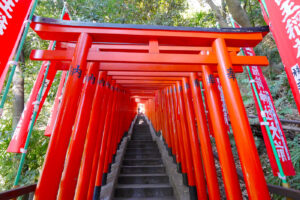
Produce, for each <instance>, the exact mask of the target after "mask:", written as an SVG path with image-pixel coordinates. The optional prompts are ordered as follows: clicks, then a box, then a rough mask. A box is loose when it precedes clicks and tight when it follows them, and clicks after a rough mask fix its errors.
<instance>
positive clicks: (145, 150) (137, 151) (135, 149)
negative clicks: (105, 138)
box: [126, 148, 159, 153]
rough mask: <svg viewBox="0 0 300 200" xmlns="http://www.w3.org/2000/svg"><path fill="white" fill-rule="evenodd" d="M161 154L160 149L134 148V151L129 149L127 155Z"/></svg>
mask: <svg viewBox="0 0 300 200" xmlns="http://www.w3.org/2000/svg"><path fill="white" fill-rule="evenodd" d="M139 152H140V153H159V150H158V148H153V149H141V148H132V149H127V150H126V153H139Z"/></svg>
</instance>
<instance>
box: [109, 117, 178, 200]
mask: <svg viewBox="0 0 300 200" xmlns="http://www.w3.org/2000/svg"><path fill="white" fill-rule="evenodd" d="M114 199H115V200H123V199H124V200H125V199H132V200H137V199H141V200H143V199H148V200H150V199H157V200H171V199H175V198H174V196H173V188H172V186H171V185H170V183H169V177H168V175H167V174H166V171H165V167H164V165H163V162H162V159H161V155H160V152H159V150H158V147H157V144H156V143H155V141H153V140H152V137H151V134H150V129H149V126H148V124H147V123H146V122H145V119H144V118H143V117H142V116H139V117H138V118H137V120H136V124H135V125H134V128H133V133H132V136H131V140H130V141H129V142H128V145H127V149H126V152H125V155H124V159H123V163H122V166H121V170H120V174H119V177H118V183H117V185H116V188H115V193H114Z"/></svg>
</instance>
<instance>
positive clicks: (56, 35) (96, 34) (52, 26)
mask: <svg viewBox="0 0 300 200" xmlns="http://www.w3.org/2000/svg"><path fill="white" fill-rule="evenodd" d="M47 20H48V19H46V18H40V17H36V18H34V20H33V22H32V23H31V25H30V26H31V28H32V29H33V30H34V31H35V32H36V33H37V34H38V35H39V36H40V37H41V38H42V39H44V40H53V41H55V40H56V41H76V40H77V38H78V36H79V35H80V33H82V32H84V33H89V34H91V36H92V37H93V41H94V42H117V43H139V44H148V42H149V40H153V39H155V40H157V41H159V43H160V44H163V45H168V46H169V45H177V46H178V45H182V46H183V45H184V46H206V47H209V46H211V44H212V42H213V41H214V40H215V39H216V38H223V39H224V40H225V41H226V43H227V45H228V46H232V47H254V46H256V45H257V44H258V43H259V42H260V41H261V40H262V37H263V35H264V34H266V33H267V31H268V30H267V29H266V30H264V31H265V32H262V31H261V30H260V31H257V32H254V31H251V32H250V31H249V30H248V29H246V30H245V29H239V30H240V31H239V32H237V30H235V33H233V32H230V31H228V30H229V29H227V32H225V29H224V31H222V29H221V30H217V29H206V30H204V29H200V28H198V29H197V28H194V29H193V30H191V29H189V28H183V27H181V28H176V29H175V28H174V27H164V26H155V27H153V28H152V27H147V26H141V25H135V27H133V25H120V24H116V25H112V24H110V25H108V26H107V25H106V24H91V23H84V22H80V23H78V22H72V21H68V22H63V21H55V20H53V19H50V20H51V22H48V21H47ZM58 22H59V23H58ZM232 30H233V29H232ZM247 31H248V32H247Z"/></svg>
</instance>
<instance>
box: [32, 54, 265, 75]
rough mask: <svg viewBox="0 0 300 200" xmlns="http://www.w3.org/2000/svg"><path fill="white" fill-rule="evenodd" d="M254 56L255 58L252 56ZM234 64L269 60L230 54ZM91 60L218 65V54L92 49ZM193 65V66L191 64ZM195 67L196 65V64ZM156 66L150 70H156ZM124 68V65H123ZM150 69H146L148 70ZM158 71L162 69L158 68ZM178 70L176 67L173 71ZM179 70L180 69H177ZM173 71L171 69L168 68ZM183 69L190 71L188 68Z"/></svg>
mask: <svg viewBox="0 0 300 200" xmlns="http://www.w3.org/2000/svg"><path fill="white" fill-rule="evenodd" d="M73 52H74V51H72V50H32V51H31V54H30V59H31V60H39V61H42V60H51V61H70V60H72V55H73ZM252 57H253V58H252ZM230 58H231V60H232V64H233V65H238V66H241V65H259V66H267V65H269V62H268V60H267V58H266V57H265V56H236V55H230ZM87 61H89V62H107V63H110V62H118V63H140V64H142V63H144V64H176V65H177V64H182V65H217V64H218V61H217V57H216V55H198V54H197V55H194V54H165V53H164V54H149V53H124V52H101V51H100V52H94V51H90V52H89V54H88V57H87ZM112 67H114V68H113V69H114V70H122V66H121V65H120V66H118V65H113V66H110V68H109V69H107V66H106V65H101V66H100V69H101V70H112ZM191 67H193V66H191ZM194 67H195V66H194ZM153 68H154V67H152V68H150V69H151V70H150V71H155V68H154V69H153ZM123 69H124V67H123ZM146 70H148V71H149V69H147V68H146V69H144V71H146ZM156 70H157V71H161V69H159V68H157V69H156ZM175 70H176V67H174V69H173V71H175ZM177 70H178V69H177ZM168 71H171V70H168ZM181 71H185V72H187V71H190V70H188V69H186V70H184V69H181Z"/></svg>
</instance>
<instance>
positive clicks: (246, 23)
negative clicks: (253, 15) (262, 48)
mask: <svg viewBox="0 0 300 200" xmlns="http://www.w3.org/2000/svg"><path fill="white" fill-rule="evenodd" d="M226 3H227V6H228V10H229V12H230V13H231V15H232V17H233V19H234V20H235V21H236V22H237V23H239V24H240V25H241V26H242V27H252V24H251V22H250V20H249V17H248V15H247V13H246V12H245V10H244V9H243V8H242V6H241V1H240V0H226Z"/></svg>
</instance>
